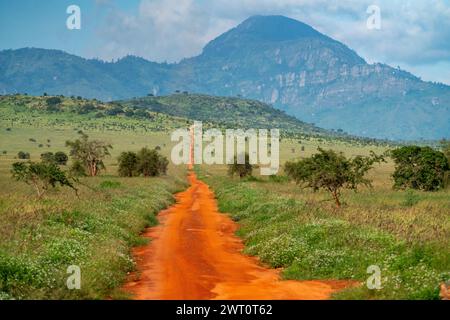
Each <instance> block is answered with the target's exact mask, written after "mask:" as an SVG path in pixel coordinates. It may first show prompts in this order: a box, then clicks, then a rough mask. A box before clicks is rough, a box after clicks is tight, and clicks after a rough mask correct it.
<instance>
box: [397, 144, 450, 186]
mask: <svg viewBox="0 0 450 320" xmlns="http://www.w3.org/2000/svg"><path fill="white" fill-rule="evenodd" d="M391 157H392V159H393V160H394V162H395V171H394V174H393V175H392V176H393V178H394V188H396V189H405V188H411V189H418V190H424V191H435V190H439V189H440V188H442V187H444V183H445V174H446V171H448V170H449V163H448V160H447V158H446V157H445V155H444V154H443V153H442V152H440V151H437V150H434V149H432V148H430V147H419V146H405V147H401V148H398V149H395V150H393V151H392V152H391Z"/></svg>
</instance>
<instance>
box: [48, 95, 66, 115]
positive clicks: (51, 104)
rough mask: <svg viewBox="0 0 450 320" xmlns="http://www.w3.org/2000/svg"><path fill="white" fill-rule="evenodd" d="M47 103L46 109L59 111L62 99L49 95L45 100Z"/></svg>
mask: <svg viewBox="0 0 450 320" xmlns="http://www.w3.org/2000/svg"><path fill="white" fill-rule="evenodd" d="M45 102H46V103H47V108H46V109H47V111H52V112H53V111H59V110H60V104H61V102H62V99H61V98H59V97H50V98H47V99H46V100H45Z"/></svg>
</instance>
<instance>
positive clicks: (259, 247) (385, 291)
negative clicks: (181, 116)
mask: <svg viewBox="0 0 450 320" xmlns="http://www.w3.org/2000/svg"><path fill="white" fill-rule="evenodd" d="M202 172H203V171H202ZM203 179H205V181H206V182H207V183H208V184H210V185H211V186H212V188H213V190H214V191H215V193H216V197H217V199H218V202H219V209H220V211H221V212H226V213H229V214H230V216H231V217H232V218H233V219H234V220H235V221H237V222H238V223H239V225H240V229H239V230H238V235H239V236H240V237H242V238H243V240H244V242H245V244H246V247H245V253H247V254H249V255H255V256H258V257H259V258H260V259H261V261H262V262H263V263H265V264H267V265H269V266H270V267H273V268H279V267H281V268H283V277H284V278H286V279H297V280H303V279H352V280H357V281H360V282H361V283H364V282H365V281H366V279H367V278H368V277H369V274H367V273H366V270H367V267H369V266H370V265H378V266H379V267H380V268H381V276H382V289H381V290H369V289H367V287H366V286H365V284H363V285H361V286H359V287H357V288H353V289H349V290H346V291H343V292H340V293H338V294H336V295H335V296H334V298H336V299H344V298H345V299H438V297H439V289H438V286H439V284H440V283H441V282H442V281H443V280H445V279H448V278H449V276H450V273H449V270H450V252H449V249H448V248H449V247H450V246H449V245H450V243H449V234H450V233H449V232H450V223H449V217H448V212H450V211H449V210H450V201H449V192H448V191H442V192H438V193H411V192H400V191H399V192H395V191H392V190H387V189H384V190H383V188H378V190H377V189H375V190H362V191H361V192H360V193H356V194H355V193H353V192H344V198H345V202H346V204H345V205H344V207H343V208H342V209H340V210H337V209H335V208H334V207H333V204H332V202H329V201H323V200H325V199H327V198H328V195H327V194H325V193H312V192H309V191H307V190H304V191H302V190H300V189H299V188H298V187H297V186H295V185H293V184H291V183H287V182H285V181H284V180H283V179H279V180H281V181H279V180H275V181H274V179H273V178H269V179H266V178H257V179H244V180H243V181H238V180H236V179H230V178H228V177H224V176H222V177H221V176H219V175H217V174H215V175H211V174H205V173H203ZM380 189H381V190H380ZM411 194H414V196H413V198H411V197H412V196H411ZM411 199H413V200H411ZM366 200H369V201H366ZM405 204H406V205H405Z"/></svg>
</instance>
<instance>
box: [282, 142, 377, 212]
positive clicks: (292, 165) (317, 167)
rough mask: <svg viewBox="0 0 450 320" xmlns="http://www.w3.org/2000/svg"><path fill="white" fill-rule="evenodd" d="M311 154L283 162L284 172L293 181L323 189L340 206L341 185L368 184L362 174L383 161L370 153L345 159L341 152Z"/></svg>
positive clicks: (346, 186) (351, 186)
mask: <svg viewBox="0 0 450 320" xmlns="http://www.w3.org/2000/svg"><path fill="white" fill-rule="evenodd" d="M318 150H319V152H318V153H316V154H314V155H313V156H311V157H309V158H305V159H301V160H298V161H295V162H287V163H286V164H285V168H284V169H285V172H286V174H287V175H288V176H289V177H290V178H291V179H293V180H294V181H295V182H296V183H297V184H300V185H304V186H305V187H308V188H312V189H313V190H314V191H318V190H319V189H324V190H327V191H329V192H330V193H331V195H332V196H333V199H334V201H335V203H336V206H337V207H340V206H341V201H340V196H341V190H342V189H343V188H346V189H351V190H355V191H356V190H357V188H358V186H359V185H365V186H369V187H370V186H371V181H370V180H369V179H366V178H365V175H366V173H367V172H368V171H369V170H370V169H371V168H372V166H373V164H374V163H376V162H381V161H384V157H383V156H378V155H376V154H375V153H373V152H372V153H371V155H370V156H368V157H364V156H356V157H354V158H353V159H347V158H346V157H345V156H344V154H343V153H336V152H335V151H333V150H323V149H321V148H318Z"/></svg>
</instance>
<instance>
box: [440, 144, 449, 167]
mask: <svg viewBox="0 0 450 320" xmlns="http://www.w3.org/2000/svg"><path fill="white" fill-rule="evenodd" d="M441 148H442V153H443V154H444V155H445V157H446V158H447V161H448V163H449V164H450V140H445V139H443V140H442V141H441Z"/></svg>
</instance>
